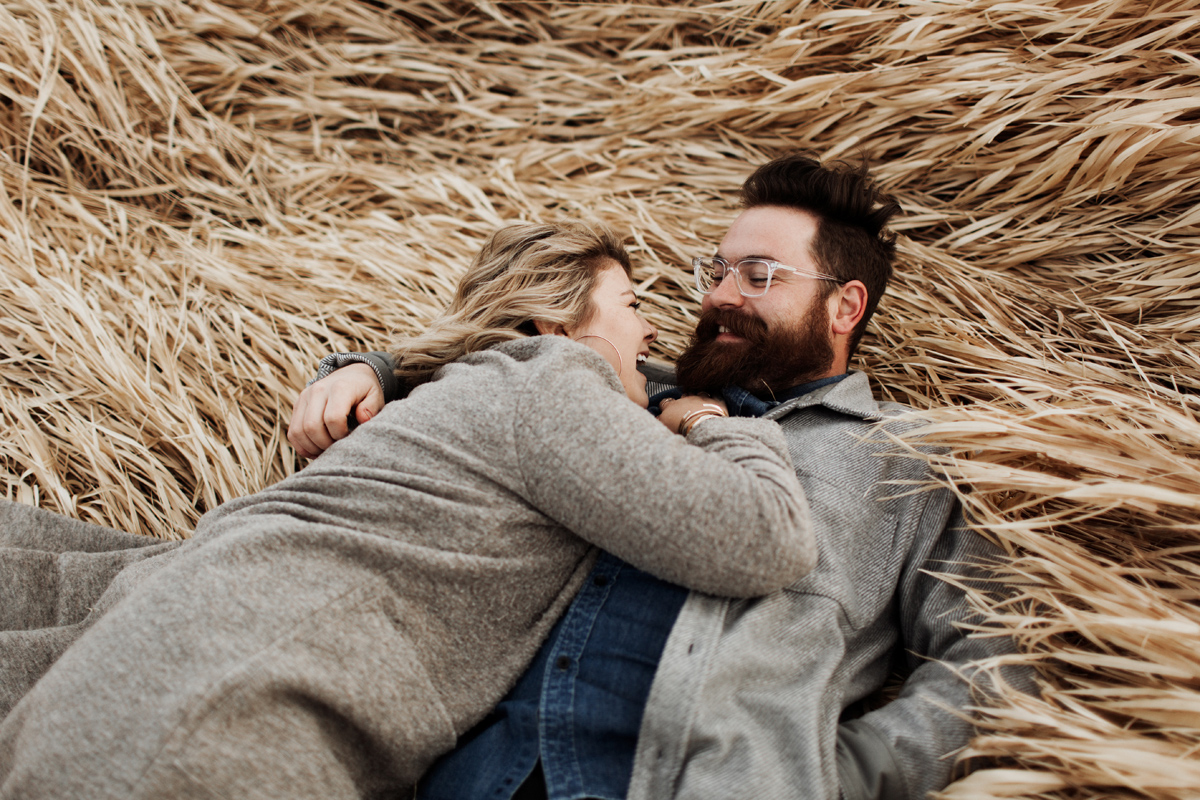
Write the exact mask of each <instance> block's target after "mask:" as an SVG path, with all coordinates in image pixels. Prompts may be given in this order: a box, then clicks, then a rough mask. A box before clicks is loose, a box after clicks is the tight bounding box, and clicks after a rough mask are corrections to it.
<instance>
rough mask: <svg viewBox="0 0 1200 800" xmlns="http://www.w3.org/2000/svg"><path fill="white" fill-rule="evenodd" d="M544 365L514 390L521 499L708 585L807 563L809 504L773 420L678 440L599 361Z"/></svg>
mask: <svg viewBox="0 0 1200 800" xmlns="http://www.w3.org/2000/svg"><path fill="white" fill-rule="evenodd" d="M551 369H554V371H555V374H553V375H550V374H547V372H546V370H543V371H541V372H539V373H537V374H535V375H534V376H533V377H532V379H531V385H530V387H529V390H528V391H523V392H521V393H520V396H521V397H522V398H525V399H524V400H523V403H524V405H523V406H522V405H518V406H517V412H516V414H515V417H516V418H515V420H514V431H515V439H516V443H517V456H518V463H519V464H520V471H521V479H522V482H523V485H524V486H525V487H526V492H527V499H528V500H529V502H530V503H532V504H533V505H534V506H536V507H537V508H539V509H540V510H541V511H542V512H543V513H545V514H547V515H548V516H550V517H551V518H553V519H555V520H556V521H557V522H559V523H560V524H562V525H563V526H564V527H566V528H568V529H569V530H571V531H573V532H574V533H575V534H577V535H578V536H580V537H581V538H583V539H585V540H587V541H589V542H591V543H592V544H595V545H597V546H599V547H601V548H603V549H605V550H607V551H609V552H611V553H613V554H615V555H617V556H618V557H620V558H622V559H625V560H626V561H629V562H630V563H632V564H634V565H635V566H637V567H639V568H641V569H645V570H647V571H648V572H651V573H653V574H655V575H657V576H659V577H661V578H663V579H665V580H668V581H671V582H673V583H678V584H681V585H683V586H687V587H688V588H692V589H698V590H700V591H704V592H709V593H713V594H720V595H727V596H739V597H748V596H756V595H761V594H766V593H768V592H771V591H774V590H776V589H779V588H782V587H783V586H786V585H787V584H789V583H792V582H793V581H795V580H797V579H798V578H799V577H801V576H803V575H804V574H805V573H807V572H808V571H809V570H810V569H811V568H812V566H813V565H814V563H815V561H816V546H815V543H814V540H813V536H812V531H811V525H810V522H809V514H808V504H807V501H806V500H805V497H804V491H803V489H802V488H801V486H800V483H799V481H798V480H797V478H796V475H795V471H794V470H793V469H792V466H791V460H790V458H789V456H788V451H787V446H786V443H785V441H784V438H783V435H782V433H781V432H780V430H779V428H778V426H777V425H776V423H774V422H770V421H767V420H758V419H737V418H734V419H728V418H714V419H706V420H702V421H701V422H699V423H697V424H696V425H695V427H694V428H693V429H692V431H691V432H690V434H689V435H688V438H687V440H686V441H685V440H684V438H683V437H681V436H678V435H676V434H673V433H671V432H670V431H668V430H667V429H666V428H665V427H664V426H663V425H662V424H661V423H659V422H658V421H657V420H655V419H654V418H653V417H652V416H651V415H650V414H648V413H647V412H646V411H644V410H643V409H641V408H639V407H637V406H636V405H634V404H633V403H632V402H630V401H629V400H628V399H627V398H626V397H625V396H624V394H623V393H621V392H619V391H617V390H614V388H613V385H612V384H611V383H610V382H609V381H606V380H605V379H604V378H603V377H602V376H601V375H600V374H598V373H597V371H596V370H594V369H584V368H573V369H565V370H564V369H561V364H560V363H555V364H554V365H553V366H552V367H551ZM613 377H614V381H613V382H615V376H613ZM550 384H553V386H554V392H553V394H549V393H548V392H547V391H546V390H545V387H546V386H547V385H550Z"/></svg>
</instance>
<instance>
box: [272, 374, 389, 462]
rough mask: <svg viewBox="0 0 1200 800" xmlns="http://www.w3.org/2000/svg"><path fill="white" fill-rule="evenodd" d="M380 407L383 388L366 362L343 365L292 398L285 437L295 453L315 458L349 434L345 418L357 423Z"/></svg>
mask: <svg viewBox="0 0 1200 800" xmlns="http://www.w3.org/2000/svg"><path fill="white" fill-rule="evenodd" d="M382 410H383V389H381V388H380V387H379V378H377V377H376V376H375V370H373V369H371V367H370V366H368V365H367V364H347V365H346V366H344V367H342V368H341V369H339V370H337V371H336V372H334V373H333V374H332V375H330V376H329V377H327V378H322V379H321V380H319V381H317V382H316V383H314V384H312V385H310V386H309V387H308V388H306V389H305V390H304V391H303V392H301V393H300V396H299V397H297V398H296V404H295V405H294V406H292V420H291V422H289V423H288V432H287V438H288V441H289V442H290V443H291V445H292V447H293V448H294V449H295V450H296V452H297V453H298V454H300V455H301V456H303V457H305V458H316V457H317V456H319V455H321V453H323V452H325V450H326V449H327V448H328V447H329V446H330V445H331V444H333V443H334V442H335V441H337V440H338V439H344V438H345V437H346V436H347V434H349V433H350V424H349V417H350V414H351V413H353V414H354V418H355V419H356V420H358V422H359V423H360V424H361V423H363V422H366V421H367V420H369V419H370V418H371V417H373V416H375V415H376V414H378V413H379V412H380V411H382Z"/></svg>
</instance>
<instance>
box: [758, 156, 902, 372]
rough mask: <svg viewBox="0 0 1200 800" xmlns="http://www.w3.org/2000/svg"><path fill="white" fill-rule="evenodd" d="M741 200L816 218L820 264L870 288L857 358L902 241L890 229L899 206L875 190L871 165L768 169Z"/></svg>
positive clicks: (797, 160) (808, 160) (855, 338)
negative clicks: (799, 212)
mask: <svg viewBox="0 0 1200 800" xmlns="http://www.w3.org/2000/svg"><path fill="white" fill-rule="evenodd" d="M741 197H742V207H743V208H755V207H756V206H783V207H785V208H796V209H800V210H801V211H808V212H809V213H811V214H813V215H815V216H816V217H817V220H818V224H817V232H816V235H815V236H814V237H813V243H812V251H813V252H812V255H813V258H814V259H815V260H816V262H817V264H819V265H820V267H821V269H822V270H824V271H825V272H828V273H829V274H830V275H833V276H834V277H836V278H838V279H839V280H842V281H851V280H859V281H862V282H863V285H864V286H866V287H867V307H866V311H865V312H864V313H863V318H862V320H861V321H859V323H858V325H857V326H855V328H854V332H853V333H852V334H851V336H850V355H851V356H853V355H854V351H855V350H856V349H857V348H858V342H859V340H860V339H862V335H863V331H865V330H866V328H867V323H868V322H870V320H871V316H872V315H874V313H875V307H876V306H877V305H879V299H880V298H881V297H882V296H883V293H884V292H885V291H886V290H887V285H888V281H889V280H891V277H892V260H893V258H894V257H895V252H896V241H895V235H894V234H893V233H892V232H891V231H889V230H888V229H887V227H886V226H887V222H888V220H889V219H890V218H891V217H892V215H893V214H895V213H896V212H897V211H899V210H900V206H899V204H897V203H896V201H895V200H894V199H892V198H891V197H890V196H889V195H886V194H884V193H883V192H881V191H880V190H879V189H878V188H877V187H876V186H875V181H874V179H873V178H871V176H870V174H869V173H868V171H867V164H866V162H865V161H864V162H863V163H862V164H861V165H859V166H852V165H850V164H847V163H845V162H842V161H835V162H830V163H829V164H822V163H821V162H820V161H819V160H817V159H815V158H812V157H811V156H808V155H806V154H803V153H792V154H790V155H786V156H782V157H780V158H777V159H775V160H774V161H770V162H768V163H766V164H763V165H762V166H761V167H759V168H758V169H756V170H755V171H754V174H753V175H751V176H750V177H749V178H747V179H746V182H745V183H744V184H742V191H741ZM836 288H837V287H836V285H835V284H833V283H830V284H829V285H828V286H827V287H825V288H824V290H823V294H822V295H819V297H821V298H822V299H824V298H827V297H829V295H830V294H832V293H833V292H834V291H835V289H836Z"/></svg>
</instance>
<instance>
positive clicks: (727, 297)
mask: <svg viewBox="0 0 1200 800" xmlns="http://www.w3.org/2000/svg"><path fill="white" fill-rule="evenodd" d="M745 300H746V298H744V297H742V293H741V292H740V291H738V286H737V278H735V277H734V276H733V275H726V276H725V277H724V279H722V281H721V282H720V283H718V284H717V285H715V286H714V287H713V290H712V291H711V292H709V293H708V302H709V305H711V306H712V307H713V308H737V307H739V306H741V305H742V304H743V303H744V302H745Z"/></svg>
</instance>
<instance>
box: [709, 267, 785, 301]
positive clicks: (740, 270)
mask: <svg viewBox="0 0 1200 800" xmlns="http://www.w3.org/2000/svg"><path fill="white" fill-rule="evenodd" d="M729 272H733V274H734V275H735V277H736V280H737V286H738V290H739V291H740V292H741V293H742V294H743V295H745V296H747V297H756V296H758V295H761V294H763V293H764V292H765V291H766V290H767V285H768V284H769V283H770V281H771V267H770V266H769V265H768V264H767V262H765V261H756V260H753V259H747V260H745V261H739V262H738V263H737V264H736V265H734V266H729V265H726V264H724V263H723V262H721V261H717V260H716V259H713V260H712V261H708V262H707V263H705V264H703V265H702V269H701V282H702V284H703V286H702V288H703V290H704V291H706V292H707V291H711V290H712V288H713V286H715V285H716V284H718V283H720V282H721V281H723V280H724V279H725V277H726V275H727V274H728V273H729Z"/></svg>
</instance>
